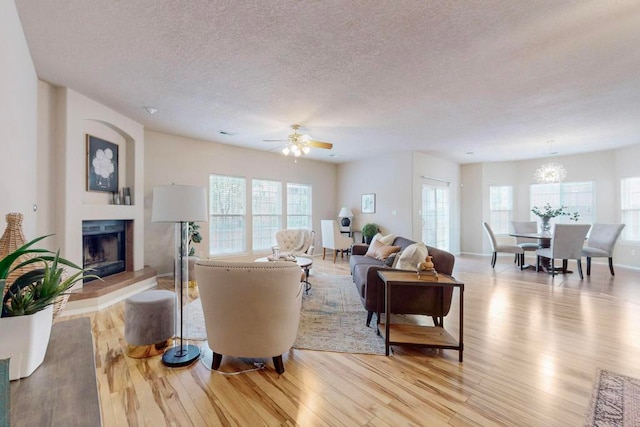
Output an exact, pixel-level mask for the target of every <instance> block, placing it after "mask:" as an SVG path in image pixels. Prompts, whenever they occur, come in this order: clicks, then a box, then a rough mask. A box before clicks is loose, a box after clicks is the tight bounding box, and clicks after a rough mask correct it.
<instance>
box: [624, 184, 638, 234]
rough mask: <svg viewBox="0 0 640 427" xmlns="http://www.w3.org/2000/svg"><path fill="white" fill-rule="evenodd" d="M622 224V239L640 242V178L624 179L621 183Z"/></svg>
mask: <svg viewBox="0 0 640 427" xmlns="http://www.w3.org/2000/svg"><path fill="white" fill-rule="evenodd" d="M620 184H621V185H620V202H621V213H622V223H623V224H625V226H624V228H623V229H622V234H621V238H622V239H623V240H627V241H633V242H640V177H634V178H623V179H622V180H621V182H620Z"/></svg>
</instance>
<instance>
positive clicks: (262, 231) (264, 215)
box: [251, 179, 282, 251]
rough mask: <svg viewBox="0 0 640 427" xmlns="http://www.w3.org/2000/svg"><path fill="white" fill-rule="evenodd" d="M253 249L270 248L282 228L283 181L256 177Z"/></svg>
mask: <svg viewBox="0 0 640 427" xmlns="http://www.w3.org/2000/svg"><path fill="white" fill-rule="evenodd" d="M251 212H252V216H253V220H252V221H253V229H252V231H253V245H252V250H254V251H255V250H261V249H268V248H270V247H271V246H272V245H273V244H274V243H275V240H274V239H275V235H276V231H278V230H280V229H281V228H282V183H281V182H280V181H267V180H264V179H254V180H253V182H252V185H251Z"/></svg>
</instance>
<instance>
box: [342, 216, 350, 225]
mask: <svg viewBox="0 0 640 427" xmlns="http://www.w3.org/2000/svg"><path fill="white" fill-rule="evenodd" d="M340 223H341V224H342V226H343V227H348V226H350V225H351V220H350V219H349V218H347V217H344V218H342V221H340Z"/></svg>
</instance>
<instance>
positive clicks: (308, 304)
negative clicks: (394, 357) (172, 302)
mask: <svg viewBox="0 0 640 427" xmlns="http://www.w3.org/2000/svg"><path fill="white" fill-rule="evenodd" d="M309 281H310V282H311V289H310V290H309V293H308V294H304V295H303V298H302V311H301V313H300V326H299V327H298V336H297V338H296V342H295V343H294V345H293V346H294V347H295V348H299V349H307V350H320V351H334V352H339V353H362V354H384V340H383V339H382V337H380V336H378V335H377V333H376V329H375V327H367V326H366V319H367V311H366V310H365V309H364V307H363V306H362V302H360V297H359V296H358V291H357V290H356V287H355V286H354V284H353V282H352V280H351V276H337V275H329V274H322V273H316V274H312V276H311V277H310V278H309ZM186 319H187V322H186V323H185V333H184V336H185V339H189V340H206V339H207V336H206V331H205V327H204V315H203V313H202V304H201V303H200V299H199V298H197V299H195V300H193V301H191V302H190V303H189V304H188V314H187V317H186ZM372 324H373V322H372Z"/></svg>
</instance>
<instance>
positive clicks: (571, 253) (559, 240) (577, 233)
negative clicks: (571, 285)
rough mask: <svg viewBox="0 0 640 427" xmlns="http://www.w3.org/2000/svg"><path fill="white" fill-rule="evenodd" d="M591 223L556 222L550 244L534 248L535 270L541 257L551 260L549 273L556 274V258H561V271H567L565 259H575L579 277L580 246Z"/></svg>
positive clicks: (538, 266) (580, 270)
mask: <svg viewBox="0 0 640 427" xmlns="http://www.w3.org/2000/svg"><path fill="white" fill-rule="evenodd" d="M589 228H591V225H589V224H556V226H555V227H554V230H553V238H552V239H551V246H550V247H548V248H542V249H538V250H536V255H537V260H536V271H539V270H540V261H541V259H540V258H541V257H545V258H549V259H550V260H551V274H552V275H555V274H556V269H555V262H554V260H555V259H556V258H558V259H561V260H562V272H563V273H565V272H566V271H567V260H570V259H575V260H576V263H577V264H578V273H579V274H580V279H583V278H584V276H583V275H582V263H581V259H582V247H583V246H584V240H585V238H586V237H587V233H588V232H589Z"/></svg>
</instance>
